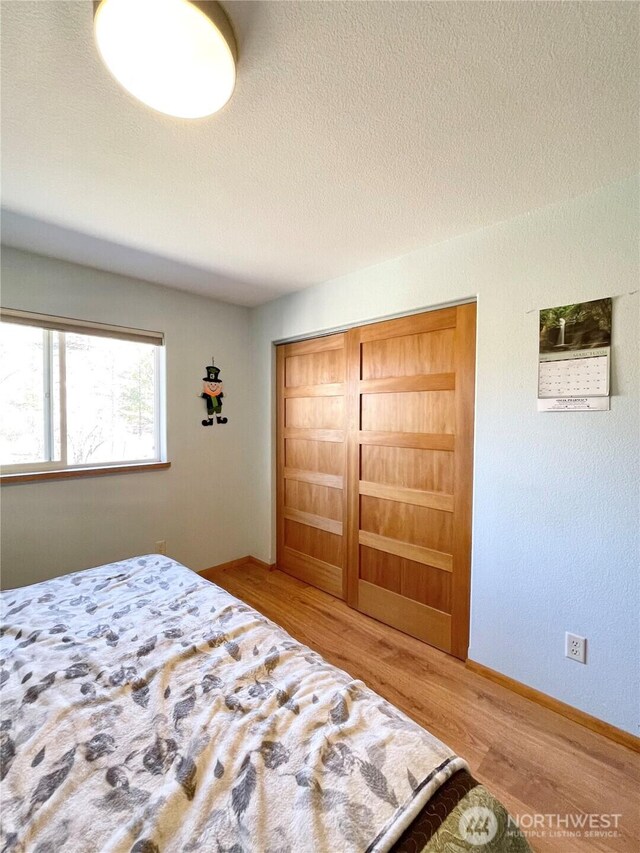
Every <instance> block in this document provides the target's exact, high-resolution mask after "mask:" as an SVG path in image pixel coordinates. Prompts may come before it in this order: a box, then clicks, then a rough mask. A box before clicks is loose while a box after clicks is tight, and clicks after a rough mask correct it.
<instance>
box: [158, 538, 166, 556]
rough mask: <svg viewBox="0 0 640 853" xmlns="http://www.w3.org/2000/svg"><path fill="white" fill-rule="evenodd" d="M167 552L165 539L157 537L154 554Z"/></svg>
mask: <svg viewBox="0 0 640 853" xmlns="http://www.w3.org/2000/svg"><path fill="white" fill-rule="evenodd" d="M166 553H167V540H166V539H159V540H158V541H157V542H156V554H166Z"/></svg>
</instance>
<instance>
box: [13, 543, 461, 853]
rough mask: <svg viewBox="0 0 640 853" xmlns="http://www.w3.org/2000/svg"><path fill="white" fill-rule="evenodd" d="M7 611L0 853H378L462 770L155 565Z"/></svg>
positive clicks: (111, 574) (350, 689)
mask: <svg viewBox="0 0 640 853" xmlns="http://www.w3.org/2000/svg"><path fill="white" fill-rule="evenodd" d="M2 603H3V610H2V627H1V633H2V638H1V641H0V642H1V646H0V667H1V670H0V672H1V674H0V681H1V683H2V690H1V694H0V696H1V701H2V713H1V724H0V725H1V739H2V740H1V771H0V773H1V776H2V849H3V851H6V853H19V851H20V853H23V851H24V853H57V851H65V853H66V851H69V853H73V851H83V853H85V851H86V853H89V851H110V853H111V851H113V853H116V851H117V852H118V853H120V852H121V851H122V853H129V851H131V853H157V851H184V853H189V851H215V853H243V851H257V853H286V851H291V853H293V852H294V851H314V853H348V852H349V851H385V850H388V849H389V848H390V847H391V845H392V844H393V842H394V841H395V840H396V839H397V838H398V836H399V835H400V833H401V832H402V831H403V829H404V828H405V827H406V826H407V825H408V824H409V823H410V821H411V820H412V819H413V817H414V816H415V815H416V814H417V813H418V811H419V810H420V809H421V808H422V806H423V805H424V803H425V802H426V801H427V800H428V799H429V797H430V796H431V795H432V794H433V793H434V791H435V790H436V789H437V788H438V787H439V786H440V785H441V784H442V783H443V782H444V781H445V780H446V779H448V778H449V777H450V776H451V775H452V774H453V773H454V772H455V771H456V770H459V769H460V768H462V767H465V766H466V765H465V763H464V762H463V761H462V759H460V758H458V757H456V756H455V755H454V754H453V753H452V752H451V751H450V750H449V749H448V748H447V747H446V746H444V745H443V744H442V743H440V741H438V740H436V739H435V738H434V737H432V736H431V735H429V734H428V733H427V732H426V731H424V730H423V729H422V728H420V727H419V726H417V725H416V724H415V723H413V722H411V721H410V720H409V719H408V718H407V717H406V716H404V715H403V714H402V713H400V712H399V711H398V710H396V709H395V708H394V707H393V706H391V705H389V704H388V703H387V702H386V701H384V700H383V699H382V698H380V697H379V696H377V695H376V694H375V693H373V692H372V691H370V690H368V689H367V688H366V687H365V685H364V684H363V683H362V682H360V681H354V680H353V679H351V678H350V677H349V676H348V675H347V674H346V673H344V672H342V671H340V670H338V669H336V668H335V667H333V666H330V665H329V664H327V663H326V662H325V661H324V660H323V659H322V658H321V657H320V656H319V655H318V654H316V653H314V652H312V651H311V650H310V649H308V648H306V647H305V646H302V645H300V644H299V643H297V642H295V641H294V640H292V638H291V637H290V636H289V635H288V634H286V633H285V632H284V631H283V630H282V629H280V628H279V627H277V626H276V625H274V624H273V623H272V622H270V621H269V620H267V619H266V618H265V617H264V616H262V615H261V614H260V613H258V612H256V611H255V610H252V609H251V608H250V607H248V606H246V605H245V604H243V603H241V602H240V601H238V600H237V599H235V598H234V597H233V596H231V595H229V594H228V593H226V592H225V591H224V590H222V589H220V588H218V587H217V586H215V585H214V584H211V583H209V582H208V581H206V580H204V579H202V578H200V577H198V576H197V575H196V574H194V573H193V572H191V571H190V570H189V569H186V568H184V566H181V565H180V564H178V563H176V562H174V561H173V560H170V559H168V558H166V557H161V556H158V555H152V556H147V557H140V558H136V559H132V560H127V561H125V562H122V563H112V564H110V565H107V566H100V567H98V568H95V569H90V570H87V571H83V572H78V573H76V574H73V575H67V576H63V577H60V578H56V579H54V580H51V581H47V582H45V583H40V584H35V585H33V586H29V587H25V588H23V589H17V590H11V591H9V592H5V593H3V594H2Z"/></svg>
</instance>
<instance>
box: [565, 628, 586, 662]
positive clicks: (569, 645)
mask: <svg viewBox="0 0 640 853" xmlns="http://www.w3.org/2000/svg"><path fill="white" fill-rule="evenodd" d="M564 656H565V657H567V658H569V660H575V661H577V662H578V663H586V662H587V640H586V638H585V637H580V636H579V635H578V634H570V633H569V632H568V631H567V633H566V634H565V635H564Z"/></svg>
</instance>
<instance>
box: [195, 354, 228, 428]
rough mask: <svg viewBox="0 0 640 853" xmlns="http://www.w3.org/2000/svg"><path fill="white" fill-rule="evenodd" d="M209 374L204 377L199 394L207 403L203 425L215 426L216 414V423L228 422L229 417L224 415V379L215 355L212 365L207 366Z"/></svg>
mask: <svg viewBox="0 0 640 853" xmlns="http://www.w3.org/2000/svg"><path fill="white" fill-rule="evenodd" d="M205 370H206V371H207V375H206V376H203V377H202V393H201V394H200V395H199V396H200V397H202V399H203V400H205V401H206V403H207V417H206V418H205V419H204V420H203V421H202V426H213V418H214V415H215V420H216V423H218V424H226V423H227V418H223V417H222V398H223V397H224V394H223V393H222V379H221V378H220V368H219V367H215V365H214V360H213V356H212V357H211V365H209V366H207V367H206V368H205Z"/></svg>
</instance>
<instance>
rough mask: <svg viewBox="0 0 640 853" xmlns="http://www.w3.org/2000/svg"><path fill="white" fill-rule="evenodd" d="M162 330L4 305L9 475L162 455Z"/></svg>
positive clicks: (3, 395)
mask: <svg viewBox="0 0 640 853" xmlns="http://www.w3.org/2000/svg"><path fill="white" fill-rule="evenodd" d="M162 356H163V337H162V335H161V334H160V333H157V332H142V331H137V330H132V329H122V328H119V327H113V326H105V325H103V324H95V325H89V324H87V323H82V322H80V321H76V320H68V319H65V318H57V317H44V316H42V315H37V314H26V313H24V312H17V311H10V310H8V309H2V312H1V314H0V464H2V467H3V473H5V474H18V473H29V472H34V471H43V472H46V471H52V470H65V469H69V468H73V469H81V468H95V467H110V466H113V465H127V464H130V465H131V464H136V463H139V464H143V463H153V462H159V461H161V460H162V458H163V435H162V429H161V423H162V422H163V416H162V412H161V400H162V387H161V386H162V374H163V358H162Z"/></svg>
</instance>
